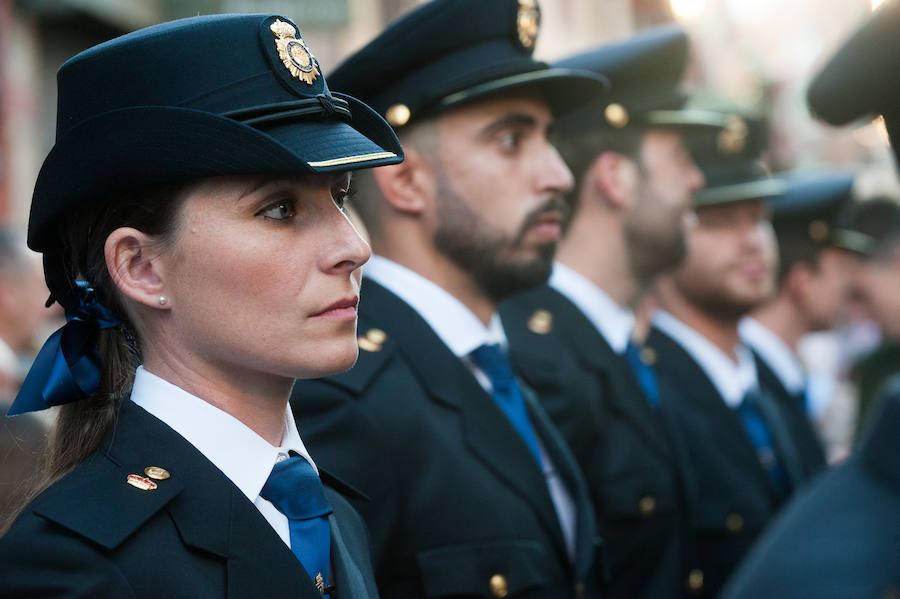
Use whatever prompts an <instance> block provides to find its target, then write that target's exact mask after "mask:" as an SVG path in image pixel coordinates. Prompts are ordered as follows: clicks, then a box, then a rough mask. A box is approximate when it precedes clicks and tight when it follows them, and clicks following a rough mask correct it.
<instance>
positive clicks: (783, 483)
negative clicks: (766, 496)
mask: <svg viewBox="0 0 900 599" xmlns="http://www.w3.org/2000/svg"><path fill="white" fill-rule="evenodd" d="M759 402H760V398H759V392H758V391H757V390H755V389H751V390H750V391H747V394H746V395H744V399H743V401H741V404H740V405H739V406H738V408H737V413H738V416H739V417H740V419H741V424H742V425H743V427H744V431H745V432H746V433H747V437H749V438H750V442H751V443H752V444H753V448H754V449H755V450H756V456H757V458H759V463H760V465H761V466H762V467H763V470H765V472H766V475H767V476H768V477H769V480H770V481H771V482H772V486H773V487H775V491H776V492H777V493H778V495H779V497H781V498H784V497H786V496H787V495H788V493H789V492H790V483H789V482H788V477H787V473H786V472H785V470H784V467H783V466H782V465H781V461H780V460H779V459H778V454H777V453H776V452H775V445H774V443H773V441H772V433H771V431H770V430H769V425H768V423H767V422H766V419H765V416H763V412H762V409H761V408H760V405H759Z"/></svg>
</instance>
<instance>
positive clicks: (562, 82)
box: [330, 0, 606, 128]
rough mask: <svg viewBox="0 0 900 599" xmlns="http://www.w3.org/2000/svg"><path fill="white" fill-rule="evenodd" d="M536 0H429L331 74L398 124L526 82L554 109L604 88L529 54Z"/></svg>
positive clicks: (337, 84)
mask: <svg viewBox="0 0 900 599" xmlns="http://www.w3.org/2000/svg"><path fill="white" fill-rule="evenodd" d="M540 21H541V13H540V8H539V6H538V4H537V0H432V1H431V2H427V3H425V4H423V5H422V6H419V7H418V8H416V9H415V10H413V11H411V12H409V13H407V14H405V15H404V16H402V17H400V18H399V19H398V20H396V21H394V22H393V23H391V24H390V25H388V27H387V28H386V29H385V30H384V31H383V32H382V33H381V34H380V35H379V36H378V37H376V38H375V39H374V40H372V41H371V42H369V43H368V44H367V45H366V46H365V47H364V48H362V49H361V50H359V51H358V52H357V53H356V54H353V55H352V56H350V57H349V58H348V59H347V60H346V61H345V62H344V63H342V64H341V65H340V66H339V67H338V68H337V69H336V70H335V71H334V73H332V75H331V76H330V81H331V85H332V87H333V88H334V89H336V90H340V91H343V92H346V93H348V94H351V95H353V96H356V97H358V98H361V99H363V100H364V101H365V102H366V103H368V104H369V105H370V106H372V107H373V108H374V109H375V110H376V111H378V112H379V113H380V114H382V115H384V117H385V118H386V119H387V121H388V122H389V123H390V124H391V125H392V126H394V127H395V128H399V127H402V126H404V125H406V124H407V123H408V122H410V121H411V120H415V119H418V118H421V117H423V116H429V115H433V114H437V113H440V112H442V111H444V110H447V109H449V108H452V107H453V106H457V105H459V104H461V103H463V102H467V101H470V100H474V99H477V98H480V97H483V96H485V95H488V94H492V93H496V92H499V91H503V90H509V89H514V88H519V87H523V86H528V87H532V88H537V89H539V90H540V91H541V93H542V94H543V96H544V99H545V100H546V101H547V103H548V104H549V105H550V107H551V109H552V110H553V112H554V113H555V114H561V113H563V112H566V111H568V110H569V109H571V108H572V107H573V106H577V105H580V104H582V103H583V102H584V101H586V100H587V99H588V98H592V97H595V96H597V95H601V94H603V92H604V90H605V88H606V81H605V80H604V79H603V78H602V77H598V76H597V75H594V74H592V73H589V72H582V71H577V70H572V69H562V68H550V67H548V66H547V64H545V63H543V62H539V61H537V60H534V58H532V52H533V51H534V45H535V41H536V39H537V34H538V30H539V28H540Z"/></svg>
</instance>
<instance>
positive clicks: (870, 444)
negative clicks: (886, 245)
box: [722, 0, 900, 599]
mask: <svg viewBox="0 0 900 599" xmlns="http://www.w3.org/2000/svg"><path fill="white" fill-rule="evenodd" d="M898 31H900V2H898V1H897V0H888V1H887V2H885V3H884V4H883V5H882V6H881V7H880V8H879V9H878V10H876V11H875V12H874V13H873V14H872V15H871V16H870V17H869V19H868V20H867V21H866V23H865V24H864V25H863V26H862V27H861V28H860V29H859V30H858V31H856V32H855V33H854V34H853V35H852V36H851V37H850V39H849V40H847V41H846V42H845V43H844V45H843V46H842V47H841V48H840V49H839V50H838V51H837V53H836V54H835V55H834V56H833V57H832V58H831V60H830V61H829V62H828V63H827V64H826V66H825V67H824V69H823V70H822V71H821V72H820V73H819V74H818V75H817V76H816V77H815V79H814V80H813V81H812V84H811V85H810V87H809V92H808V99H809V103H810V107H811V108H812V109H813V112H815V113H816V114H818V115H819V116H820V117H822V118H824V119H825V120H827V121H828V122H830V123H832V124H835V125H839V124H845V123H848V122H850V121H851V120H855V119H858V118H862V117H865V116H869V115H871V114H873V113H880V114H882V115H883V117H884V122H885V125H887V129H888V132H889V134H890V138H891V142H892V145H893V150H894V155H895V157H897V158H898V160H900V151H898V145H897V144H898V143H900V36H898V35H897V32H898ZM895 292H896V288H895ZM881 393H882V398H881V400H880V403H882V404H883V405H882V406H881V408H880V409H879V413H878V414H877V415H875V414H873V417H874V420H873V422H872V426H871V428H870V430H868V431H867V433H866V435H865V438H864V440H863V442H862V444H861V445H860V447H859V448H858V449H857V450H856V452H855V453H854V455H853V456H852V457H850V458H849V459H848V460H847V461H846V462H844V463H843V464H841V465H840V466H838V467H837V468H835V469H833V470H831V471H830V472H828V473H827V474H826V475H825V476H823V477H821V478H820V479H819V480H818V481H817V482H816V484H815V485H814V486H813V487H812V488H811V489H810V490H809V491H808V492H806V493H803V494H802V495H800V496H798V497H797V499H796V500H795V501H794V502H793V503H792V504H791V505H790V506H788V508H787V509H786V510H785V511H784V513H783V514H782V516H781V517H780V518H779V519H778V521H777V523H776V524H775V525H774V526H773V527H772V528H771V529H769V530H768V531H767V532H766V534H765V535H763V536H762V537H761V538H760V539H759V541H758V542H757V544H756V546H755V547H754V549H753V551H752V552H751V553H750V554H749V555H748V557H747V559H746V561H745V562H744V564H743V565H742V567H741V569H740V570H739V571H738V572H737V573H736V575H735V576H734V578H733V580H731V581H730V582H729V585H728V587H727V589H726V590H725V591H724V592H723V595H722V596H723V597H724V598H726V599H743V598H747V599H750V598H754V599H755V598H756V597H768V598H771V599H782V598H783V599H788V598H793V597H822V598H825V599H828V598H832V597H833V598H835V599H837V598H839V597H840V598H844V597H854V598H857V599H883V598H885V597H894V596H896V595H897V593H898V590H900V554H898V552H897V539H898V538H900V459H898V456H900V435H898V431H900V380H898V379H897V378H896V377H895V378H893V379H889V381H888V382H887V383H886V384H885V386H884V387H883V388H882V391H881Z"/></svg>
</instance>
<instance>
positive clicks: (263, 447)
mask: <svg viewBox="0 0 900 599" xmlns="http://www.w3.org/2000/svg"><path fill="white" fill-rule="evenodd" d="M131 401H133V402H134V403H136V404H137V405H139V406H141V407H142V408H144V409H145V410H147V411H148V412H150V413H151V414H153V415H154V416H156V417H157V418H159V419H160V420H162V421H163V422H165V423H166V424H168V425H169V426H170V427H172V429H174V430H175V432H177V433H178V434H179V435H181V436H182V437H184V438H185V439H187V441H188V442H189V443H190V444H191V445H193V446H194V447H196V448H197V449H198V450H199V451H200V453H202V454H203V455H204V456H206V458H207V459H208V460H209V461H211V462H212V463H213V464H215V465H216V467H217V468H218V469H219V470H221V471H222V472H223V473H224V474H225V476H227V477H228V478H229V479H231V482H233V483H234V484H235V485H236V486H237V487H238V488H239V489H240V490H241V491H242V492H243V493H244V495H246V496H247V498H248V499H249V500H250V501H252V502H255V501H256V498H257V497H258V496H259V492H260V491H261V490H262V488H263V485H265V484H266V480H267V479H268V478H269V474H270V473H271V471H272V466H274V465H275V463H276V462H277V461H278V459H279V456H281V455H287V454H288V452H290V451H295V452H297V453H298V454H300V455H301V456H303V457H304V458H305V459H306V460H307V461H308V462H309V463H310V464H312V465H313V468H315V467H316V466H315V463H314V462H313V460H312V458H311V457H310V456H309V452H308V451H306V447H305V446H304V445H303V441H302V440H301V439H300V433H299V432H298V431H297V424H296V423H295V422H294V416H293V414H292V413H291V407H290V405H288V406H287V408H286V409H285V412H284V438H283V439H282V442H281V446H280V447H275V446H273V445H270V444H269V442H268V441H266V440H265V439H263V438H262V437H260V436H259V435H257V434H256V433H255V432H254V431H253V430H251V429H250V428H249V427H248V426H247V425H245V424H244V423H243V422H241V421H240V420H238V419H237V418H235V417H234V416H232V415H231V414H228V413H227V412H224V411H222V410H220V409H219V408H217V407H215V406H214V405H212V404H211V403H209V402H207V401H204V400H203V399H200V398H199V397H197V396H196V395H192V394H190V393H188V392H187V391H185V390H184V389H181V388H180V387H176V386H175V385H173V384H172V383H169V382H168V381H166V380H164V379H162V378H160V377H158V376H156V375H155V374H153V373H151V372H148V371H147V370H145V369H144V367H143V366H139V367H138V369H137V372H136V373H135V375H134V387H133V388H132V391H131ZM317 471H318V470H317Z"/></svg>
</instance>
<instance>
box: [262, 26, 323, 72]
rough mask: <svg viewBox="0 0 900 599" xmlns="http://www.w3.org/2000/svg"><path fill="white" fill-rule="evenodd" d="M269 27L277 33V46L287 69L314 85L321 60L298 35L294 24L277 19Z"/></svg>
mask: <svg viewBox="0 0 900 599" xmlns="http://www.w3.org/2000/svg"><path fill="white" fill-rule="evenodd" d="M269 29H270V30H271V31H272V33H274V34H275V38H276V39H275V47H276V48H277V49H278V56H279V58H281V62H283V63H284V66H285V67H287V70H288V71H290V72H291V75H292V76H294V77H296V78H297V79H299V80H300V81H302V82H304V83H306V84H307V85H312V84H313V81H315V80H316V79H317V78H318V77H319V61H317V60H316V57H315V56H313V54H312V52H310V50H309V46H307V45H306V42H305V41H303V38H302V37H301V38H298V37H296V35H297V30H296V29H295V28H294V26H293V25H291V24H290V23H285V22H284V21H282V20H281V19H276V20H275V22H274V23H272V24H271V25H270V26H269Z"/></svg>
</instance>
